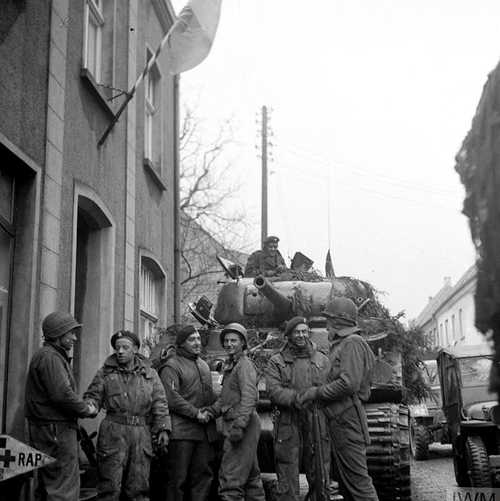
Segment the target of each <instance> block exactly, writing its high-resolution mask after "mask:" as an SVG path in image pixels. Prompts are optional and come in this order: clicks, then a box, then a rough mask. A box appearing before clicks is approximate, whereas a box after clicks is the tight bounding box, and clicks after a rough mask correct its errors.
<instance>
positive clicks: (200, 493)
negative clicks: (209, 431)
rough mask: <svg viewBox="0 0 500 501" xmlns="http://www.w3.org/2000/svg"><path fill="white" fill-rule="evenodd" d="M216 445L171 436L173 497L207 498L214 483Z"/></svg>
mask: <svg viewBox="0 0 500 501" xmlns="http://www.w3.org/2000/svg"><path fill="white" fill-rule="evenodd" d="M212 461H213V449H212V446H211V445H210V443H209V442H208V439H207V437H205V439H204V440H171V441H170V444H169V447H168V459H167V472H168V480H167V497H166V499H168V500H169V501H184V499H185V496H186V499H189V500H190V501H206V499H207V498H208V494H209V492H210V487H211V484H212V478H213V475H212V469H211V467H210V463H211V462H212Z"/></svg>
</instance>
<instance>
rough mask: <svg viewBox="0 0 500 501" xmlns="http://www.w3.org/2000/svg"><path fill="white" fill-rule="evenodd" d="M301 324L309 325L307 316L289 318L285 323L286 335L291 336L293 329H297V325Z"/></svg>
mask: <svg viewBox="0 0 500 501" xmlns="http://www.w3.org/2000/svg"><path fill="white" fill-rule="evenodd" d="M300 324H305V325H307V326H309V323H308V322H307V318H305V317H293V318H291V319H290V320H288V322H287V323H286V325H285V336H289V335H290V334H291V333H292V331H293V329H295V327H297V325H300Z"/></svg>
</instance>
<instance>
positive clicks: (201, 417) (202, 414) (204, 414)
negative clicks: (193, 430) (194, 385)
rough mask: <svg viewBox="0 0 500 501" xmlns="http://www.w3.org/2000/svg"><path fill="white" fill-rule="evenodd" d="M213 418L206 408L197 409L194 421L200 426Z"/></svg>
mask: <svg viewBox="0 0 500 501" xmlns="http://www.w3.org/2000/svg"><path fill="white" fill-rule="evenodd" d="M214 417H215V416H214V414H213V413H212V412H211V411H210V409H207V408H206V407H202V408H201V409H198V414H196V419H197V421H198V422H199V423H201V424H206V423H208V422H209V421H210V420H211V419H213V418H214Z"/></svg>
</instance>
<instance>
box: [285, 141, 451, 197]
mask: <svg viewBox="0 0 500 501" xmlns="http://www.w3.org/2000/svg"><path fill="white" fill-rule="evenodd" d="M285 149H286V150H287V151H288V152H290V153H291V154H292V155H295V156H302V157H304V158H308V159H310V160H315V161H316V163H317V164H319V165H324V166H325V167H328V168H331V167H338V166H339V165H342V166H344V167H347V168H348V169H349V170H351V171H354V172H355V173H358V174H359V175H366V176H369V177H374V178H379V179H384V180H385V182H388V183H389V184H392V185H394V186H398V187H401V188H406V189H411V190H415V191H422V192H427V193H435V194H440V195H448V196H449V195H452V194H453V193H454V192H453V191H452V190H447V189H445V188H442V189H440V188H437V189H436V188H435V187H430V186H426V185H422V184H420V183H413V182H412V183H410V182H409V181H406V180H404V179H398V178H395V177H392V176H387V175H386V174H381V173H376V172H371V171H367V170H366V169H362V168H361V167H357V166H354V165H352V164H349V163H346V162H345V161H339V160H327V159H325V158H323V157H319V156H317V155H315V154H314V153H311V152H308V151H307V150H304V149H302V150H301V149H299V148H297V147H296V146H285Z"/></svg>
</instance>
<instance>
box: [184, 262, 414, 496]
mask: <svg viewBox="0 0 500 501" xmlns="http://www.w3.org/2000/svg"><path fill="white" fill-rule="evenodd" d="M222 262H223V263H224V264H226V263H225V262H224V261H222ZM225 268H226V275H227V276H228V277H229V278H228V280H227V281H226V283H224V284H223V286H222V288H221V290H220V291H219V294H218V299H217V303H216V305H215V307H214V308H213V307H212V305H211V304H210V303H209V302H208V301H207V300H206V298H202V299H201V300H200V301H198V302H197V303H196V304H193V305H191V306H190V308H191V311H192V313H193V314H194V315H195V317H196V318H197V319H198V320H199V321H200V322H201V323H202V324H203V325H204V326H205V329H204V330H202V337H203V341H204V351H205V357H206V359H207V360H208V362H209V363H210V364H211V366H212V367H213V368H217V366H218V365H219V364H220V362H221V361H222V360H223V358H224V356H225V353H224V350H223V348H222V346H221V345H220V341H219V334H220V329H221V326H222V325H225V324H227V323H230V322H239V323H241V324H243V325H244V326H245V327H246V328H247V329H248V331H249V339H250V341H249V345H250V353H251V356H252V357H253V359H254V362H255V364H256V366H257V368H258V372H259V375H260V376H261V377H260V378H259V396H260V400H259V406H258V412H259V415H260V417H261V421H262V435H261V440H260V443H259V464H260V466H261V469H262V471H263V472H274V458H273V440H272V437H273V435H272V431H273V427H272V417H271V414H272V408H271V403H270V401H269V398H268V397H267V394H266V389H265V379H264V377H262V376H263V375H264V370H265V367H266V365H267V360H268V359H269V358H270V357H271V356H272V354H273V353H275V352H276V350H278V349H279V348H280V347H281V346H282V345H283V342H284V340H283V334H282V326H283V323H284V322H285V321H286V320H287V319H289V318H291V317H292V316H294V315H301V316H304V317H306V318H308V320H309V323H310V326H311V339H312V341H313V342H314V343H315V344H316V345H317V347H318V349H320V350H323V351H324V352H326V353H328V351H329V342H328V332H327V330H326V319H325V317H323V316H322V311H323V310H324V308H325V306H326V304H327V302H328V300H329V298H330V297H331V296H344V297H348V298H350V299H352V300H353V301H354V302H355V303H356V305H357V306H358V311H359V322H360V326H361V327H362V328H363V330H364V332H365V333H366V338H367V340H368V342H369V343H370V345H371V346H372V348H373V350H374V352H375V355H376V357H377V365H376V370H375V379H374V383H373V388H372V394H371V398H370V401H369V402H368V404H367V405H366V412H367V417H368V425H369V432H370V438H371V445H370V446H369V447H368V451H367V455H368V468H369V471H370V474H371V476H372V478H373V481H374V484H375V487H376V489H377V492H378V494H379V497H380V499H381V500H387V501H389V500H391V501H394V500H401V501H402V500H410V499H411V493H410V453H409V433H408V408H407V407H406V406H405V405H403V404H402V403H401V402H402V382H401V354H400V353H396V352H393V353H391V352H387V351H384V350H383V348H382V346H383V344H384V338H385V337H386V336H387V334H388V329H391V325H392V324H393V320H391V319H390V317H389V315H388V313H387V310H386V309H385V308H383V307H382V305H381V304H380V303H379V302H378V300H377V299H376V296H375V293H374V291H373V289H372V288H371V287H370V286H369V285H368V284H367V283H365V282H362V281H361V280H356V279H353V278H350V277H339V278H333V279H329V280H326V279H318V277H317V276H313V277H312V280H314V281H310V282H308V281H305V280H304V278H305V276H304V275H303V274H302V275H300V277H293V275H292V276H291V275H290V273H287V274H285V276H284V277H283V278H285V280H281V279H280V277H277V278H273V279H267V278H264V277H262V276H258V277H256V278H243V277H239V276H235V274H234V273H233V270H234V268H232V267H230V266H225ZM298 278H301V280H299V279H298Z"/></svg>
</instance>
